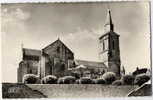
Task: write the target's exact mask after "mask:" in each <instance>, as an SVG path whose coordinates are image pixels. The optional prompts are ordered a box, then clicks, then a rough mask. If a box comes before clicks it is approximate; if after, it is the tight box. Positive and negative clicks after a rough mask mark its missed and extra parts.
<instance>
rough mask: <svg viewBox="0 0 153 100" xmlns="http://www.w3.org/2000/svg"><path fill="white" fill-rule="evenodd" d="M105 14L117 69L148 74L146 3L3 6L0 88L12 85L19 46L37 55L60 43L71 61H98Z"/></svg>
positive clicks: (15, 76) (15, 77)
mask: <svg viewBox="0 0 153 100" xmlns="http://www.w3.org/2000/svg"><path fill="white" fill-rule="evenodd" d="M108 8H109V9H111V14H112V20H113V23H114V31H115V32H116V33H118V34H119V35H120V55H121V66H124V67H125V70H126V72H127V73H129V72H132V71H134V70H135V69H136V67H140V68H142V67H145V68H150V16H149V3H148V2H109V3H108V2H99V3H59V4H57V3H24V4H3V5H2V7H1V33H2V82H17V68H18V64H19V62H20V61H21V58H22V55H21V53H22V52H21V44H23V47H24V48H31V49H38V50H41V49H42V48H44V47H45V46H47V45H48V44H51V43H52V42H54V41H55V40H57V39H58V38H60V39H61V41H63V42H64V43H65V44H66V45H67V46H68V47H69V48H70V49H71V50H72V51H73V52H74V54H75V59H82V60H89V61H100V60H99V57H98V52H99V51H98V50H99V49H98V38H99V37H100V36H101V35H103V34H104V23H105V19H106V14H107V9H108Z"/></svg>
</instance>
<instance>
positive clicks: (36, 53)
mask: <svg viewBox="0 0 153 100" xmlns="http://www.w3.org/2000/svg"><path fill="white" fill-rule="evenodd" d="M23 54H24V55H27V56H41V50H36V49H28V48H23Z"/></svg>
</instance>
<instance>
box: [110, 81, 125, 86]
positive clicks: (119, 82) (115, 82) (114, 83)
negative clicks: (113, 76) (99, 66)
mask: <svg viewBox="0 0 153 100" xmlns="http://www.w3.org/2000/svg"><path fill="white" fill-rule="evenodd" d="M122 84H123V83H122V81H121V80H116V81H114V82H113V83H112V85H116V86H119V85H122Z"/></svg>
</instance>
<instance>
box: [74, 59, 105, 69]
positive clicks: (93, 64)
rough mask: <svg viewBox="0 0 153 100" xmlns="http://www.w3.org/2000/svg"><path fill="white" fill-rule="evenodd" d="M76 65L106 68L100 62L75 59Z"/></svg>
mask: <svg viewBox="0 0 153 100" xmlns="http://www.w3.org/2000/svg"><path fill="white" fill-rule="evenodd" d="M75 63H76V65H84V66H86V67H87V68H107V67H106V66H105V64H104V63H102V62H95V61H85V60H75Z"/></svg>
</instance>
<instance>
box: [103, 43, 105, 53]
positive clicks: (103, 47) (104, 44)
mask: <svg viewBox="0 0 153 100" xmlns="http://www.w3.org/2000/svg"><path fill="white" fill-rule="evenodd" d="M104 50H105V43H104V41H103V51H104Z"/></svg>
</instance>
